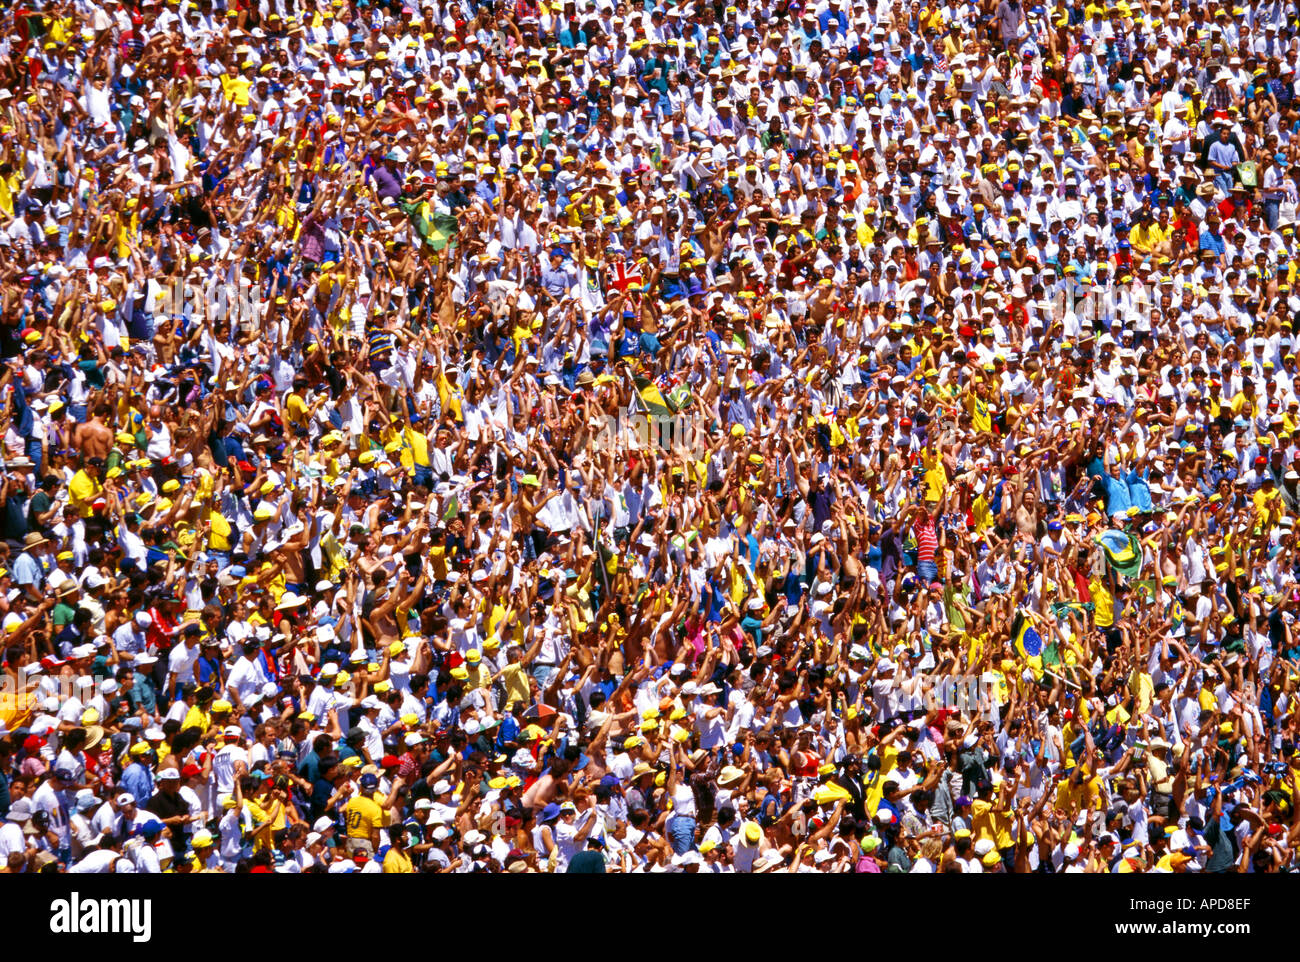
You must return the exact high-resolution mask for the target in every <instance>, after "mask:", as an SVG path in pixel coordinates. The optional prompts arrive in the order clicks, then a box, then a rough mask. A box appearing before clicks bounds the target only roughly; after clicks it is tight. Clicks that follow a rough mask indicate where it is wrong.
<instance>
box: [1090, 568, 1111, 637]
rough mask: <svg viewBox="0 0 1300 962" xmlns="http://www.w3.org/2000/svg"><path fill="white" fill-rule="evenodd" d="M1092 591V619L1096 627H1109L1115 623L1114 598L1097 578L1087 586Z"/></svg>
mask: <svg viewBox="0 0 1300 962" xmlns="http://www.w3.org/2000/svg"><path fill="white" fill-rule="evenodd" d="M1088 587H1089V589H1091V591H1092V614H1093V621H1094V622H1095V623H1096V625H1097V627H1098V628H1109V627H1110V626H1111V625H1113V624H1115V599H1114V597H1113V596H1112V595H1111V593H1110V592H1109V591H1107V590H1106V586H1105V585H1103V584H1102V583H1101V581H1100V580H1099V579H1097V578H1093V579H1092V583H1091V584H1090V585H1089V586H1088Z"/></svg>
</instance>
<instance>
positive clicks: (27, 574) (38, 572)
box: [14, 551, 45, 588]
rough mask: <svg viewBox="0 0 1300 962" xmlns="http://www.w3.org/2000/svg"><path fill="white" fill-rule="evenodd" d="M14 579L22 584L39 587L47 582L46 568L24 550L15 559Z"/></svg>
mask: <svg viewBox="0 0 1300 962" xmlns="http://www.w3.org/2000/svg"><path fill="white" fill-rule="evenodd" d="M14 581H15V583H17V584H20V585H35V586H36V587H38V588H39V587H40V586H41V585H43V584H44V583H45V569H44V568H42V567H41V563H40V562H39V561H37V560H36V559H35V558H33V557H32V556H31V555H30V554H28V553H27V552H26V551H24V552H23V553H22V554H20V555H19V556H18V557H17V558H16V559H15V560H14Z"/></svg>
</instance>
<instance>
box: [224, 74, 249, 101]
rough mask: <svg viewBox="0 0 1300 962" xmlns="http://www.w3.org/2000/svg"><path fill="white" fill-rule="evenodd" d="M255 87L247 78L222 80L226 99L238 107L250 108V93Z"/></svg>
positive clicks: (226, 78) (225, 78)
mask: <svg viewBox="0 0 1300 962" xmlns="http://www.w3.org/2000/svg"><path fill="white" fill-rule="evenodd" d="M252 86H253V82H252V81H251V80H249V79H248V78H246V77H226V76H224V75H223V76H222V78H221V90H222V92H223V93H224V94H225V95H226V99H227V100H229V101H231V102H232V103H234V105H235V106H236V107H247V106H248V91H249V88H250V87H252Z"/></svg>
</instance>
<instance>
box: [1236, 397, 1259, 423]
mask: <svg viewBox="0 0 1300 962" xmlns="http://www.w3.org/2000/svg"><path fill="white" fill-rule="evenodd" d="M1231 406H1232V414H1233V416H1234V417H1244V418H1253V417H1255V416H1256V415H1257V414H1259V399H1258V398H1255V399H1254V400H1250V399H1248V398H1247V397H1246V392H1245V391H1238V392H1237V393H1236V394H1235V395H1233V398H1232V402H1231ZM1242 412H1245V413H1244V414H1243V413H1242Z"/></svg>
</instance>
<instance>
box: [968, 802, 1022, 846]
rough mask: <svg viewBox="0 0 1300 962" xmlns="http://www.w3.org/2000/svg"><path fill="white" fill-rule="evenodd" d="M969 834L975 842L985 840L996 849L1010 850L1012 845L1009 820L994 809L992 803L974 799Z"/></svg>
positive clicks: (1001, 812) (1005, 815)
mask: <svg viewBox="0 0 1300 962" xmlns="http://www.w3.org/2000/svg"><path fill="white" fill-rule="evenodd" d="M970 814H971V834H972V835H973V836H974V838H975V841H977V842H978V841H979V840H980V839H982V838H987V839H988V840H989V841H991V842H992V843H993V845H994V846H995V847H996V848H1010V847H1011V846H1012V845H1013V844H1015V843H1014V841H1013V840H1012V838H1011V818H1010V816H1008V815H1007V813H1006V812H1003V811H1000V810H998V809H996V808H994V806H993V803H992V802H987V801H984V800H983V799H979V798H977V799H975V801H973V802H971V806H970Z"/></svg>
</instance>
